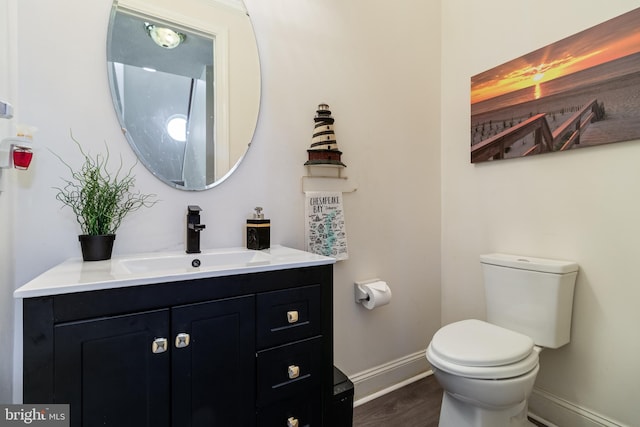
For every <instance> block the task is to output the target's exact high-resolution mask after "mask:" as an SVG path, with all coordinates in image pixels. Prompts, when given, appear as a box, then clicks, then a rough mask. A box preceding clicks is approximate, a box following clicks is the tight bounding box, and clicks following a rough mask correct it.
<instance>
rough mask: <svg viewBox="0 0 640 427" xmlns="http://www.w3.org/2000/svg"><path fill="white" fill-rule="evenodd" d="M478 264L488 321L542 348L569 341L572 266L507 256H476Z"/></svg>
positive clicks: (572, 280) (573, 265) (573, 269)
mask: <svg viewBox="0 0 640 427" xmlns="http://www.w3.org/2000/svg"><path fill="white" fill-rule="evenodd" d="M480 262H481V264H482V271H483V276H484V286H485V295H486V302H487V321H488V322H489V323H492V324H494V325H498V326H502V327H504V328H507V329H511V330H513V331H517V332H521V333H523V334H525V335H528V336H529V337H531V338H532V339H533V341H534V342H535V343H536V345H539V346H542V347H548V348H558V347H561V346H563V345H565V344H567V343H568V342H569V340H570V339H571V312H572V309H573V289H574V286H575V282H576V276H577V274H578V265H577V264H576V263H574V262H570V261H559V260H552V259H544V258H532V257H527V256H517V255H507V254H488V255H480Z"/></svg>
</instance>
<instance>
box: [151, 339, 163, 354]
mask: <svg viewBox="0 0 640 427" xmlns="http://www.w3.org/2000/svg"><path fill="white" fill-rule="evenodd" d="M151 351H152V352H153V353H164V352H165V351H167V339H166V338H156V339H154V340H153V343H151Z"/></svg>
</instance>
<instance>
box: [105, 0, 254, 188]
mask: <svg viewBox="0 0 640 427" xmlns="http://www.w3.org/2000/svg"><path fill="white" fill-rule="evenodd" d="M172 7H173V8H177V9H176V10H171V8H172ZM231 52H233V55H231ZM107 62H108V71H109V83H110V86H111V94H112V98H113V103H114V106H115V109H116V112H117V115H118V119H119V121H120V125H121V127H122V130H123V133H124V134H125V136H126V138H127V140H128V142H129V143H130V145H131V147H132V148H133V150H134V151H135V153H136V155H137V156H138V158H139V159H140V161H141V162H142V163H143V164H144V165H145V166H146V167H147V168H148V169H149V170H150V171H151V172H152V173H153V174H154V175H155V176H156V177H158V178H159V179H161V180H162V181H163V182H165V183H167V184H169V185H171V186H173V187H176V188H179V189H185V190H204V189H207V188H210V187H212V186H214V185H216V184H218V183H220V182H221V181H223V180H224V179H225V178H226V177H227V176H229V175H230V174H231V173H232V172H233V171H234V170H235V168H236V166H237V164H238V163H239V162H240V160H241V159H242V157H243V156H244V153H245V151H246V149H247V148H248V147H249V145H250V142H251V138H252V136H253V131H254V129H255V124H256V120H257V115H258V107H259V98H260V71H259V62H258V56H257V47H256V44H255V38H254V35H253V30H252V27H251V23H250V21H249V17H248V15H247V13H246V10H245V9H244V6H243V5H242V3H241V1H240V0H206V1H202V0H190V1H182V2H179V4H178V5H173V4H172V2H170V1H168V0H153V1H151V0H120V1H116V2H114V7H113V12H112V15H111V21H110V25H109V36H108V45H107Z"/></svg>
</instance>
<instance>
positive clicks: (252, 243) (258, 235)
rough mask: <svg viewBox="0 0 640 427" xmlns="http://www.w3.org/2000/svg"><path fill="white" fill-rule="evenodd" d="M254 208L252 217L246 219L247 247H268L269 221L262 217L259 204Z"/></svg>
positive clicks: (269, 238) (269, 235)
mask: <svg viewBox="0 0 640 427" xmlns="http://www.w3.org/2000/svg"><path fill="white" fill-rule="evenodd" d="M255 210H256V212H255V213H254V214H253V218H250V219H248V220H247V249H257V250H261V249H269V245H270V240H271V221H270V220H268V219H265V218H264V214H263V213H262V208H261V207H260V206H258V207H256V209H255Z"/></svg>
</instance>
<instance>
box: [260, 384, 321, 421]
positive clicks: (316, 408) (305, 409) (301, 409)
mask: <svg viewBox="0 0 640 427" xmlns="http://www.w3.org/2000/svg"><path fill="white" fill-rule="evenodd" d="M321 420H322V400H321V396H320V392H314V393H312V394H309V395H305V396H301V397H298V398H295V399H289V400H283V401H281V402H277V403H275V404H273V405H270V406H269V407H267V408H264V410H258V422H257V426H258V427H273V426H282V427H288V426H295V425H297V426H298V427H320V425H321V424H320V423H321Z"/></svg>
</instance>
